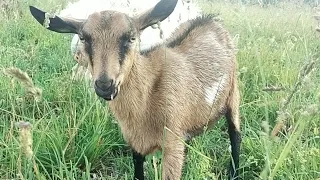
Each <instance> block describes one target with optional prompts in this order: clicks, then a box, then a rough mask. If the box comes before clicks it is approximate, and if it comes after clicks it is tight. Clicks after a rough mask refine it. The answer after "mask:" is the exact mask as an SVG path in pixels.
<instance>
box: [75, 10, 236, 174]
mask: <svg viewBox="0 0 320 180" xmlns="http://www.w3.org/2000/svg"><path fill="white" fill-rule="evenodd" d="M147 13H150V11H148V12H147ZM147 16H148V15H147V14H143V15H141V16H140V17H138V18H129V17H128V16H127V15H125V14H123V13H119V12H114V11H103V12H100V13H95V14H92V15H91V16H90V17H89V18H88V20H87V21H86V22H85V23H84V24H83V27H82V29H81V30H79V32H78V34H79V36H84V38H86V37H90V38H89V40H88V39H87V40H85V41H84V42H83V43H84V44H85V43H87V47H88V44H89V43H88V42H91V47H92V52H91V53H90V52H89V51H88V49H86V45H84V46H83V47H82V49H81V50H80V51H81V54H82V56H83V57H82V58H84V59H86V60H87V62H88V65H89V69H90V71H91V74H92V77H93V81H98V80H99V79H101V77H102V76H103V75H106V77H108V78H109V79H111V80H113V82H114V86H115V88H116V89H117V90H118V92H119V93H118V95H117V96H116V97H115V99H114V100H112V101H110V102H109V107H110V109H111V111H112V113H113V114H114V115H115V117H116V119H117V120H118V122H119V125H120V128H121V131H122V133H123V136H124V138H125V140H126V141H127V142H128V144H129V145H130V146H131V147H132V148H133V149H134V150H135V151H136V152H138V153H140V154H142V155H147V154H150V153H152V152H154V151H155V150H162V151H163V172H162V175H163V179H170V180H178V179H180V178H181V170H182V167H183V161H184V148H185V147H184V144H183V142H181V141H180V140H179V138H178V137H180V138H184V137H193V136H195V135H198V134H200V133H201V132H202V131H203V129H204V127H207V126H210V127H211V125H212V124H214V123H215V122H216V121H217V120H219V119H220V118H221V116H222V115H226V114H227V115H228V117H229V120H228V121H232V122H231V126H233V127H235V129H236V131H238V132H240V120H239V91H238V84H237V77H236V58H235V50H234V47H233V44H232V41H231V38H230V36H229V33H228V32H227V31H226V30H225V29H224V28H223V27H222V26H221V25H220V24H219V23H218V22H215V21H214V20H213V18H212V17H209V16H208V17H207V16H204V17H199V18H197V19H195V20H191V21H188V22H186V23H184V24H182V25H181V26H180V27H179V28H177V30H176V31H175V32H174V33H173V35H172V37H171V38H169V39H168V40H167V42H166V43H165V44H162V45H159V46H156V47H154V48H152V49H150V50H148V51H145V52H141V53H140V52H139V51H138V50H137V47H138V38H139V32H140V29H139V28H140V27H141V26H144V24H143V22H147V21H146V20H145V19H144V18H145V17H147ZM127 32H130V33H131V34H130V36H131V37H136V38H137V40H135V41H134V42H133V43H132V44H130V47H129V48H128V52H127V53H126V56H125V59H124V60H123V62H122V63H120V55H119V53H120V52H121V48H120V49H119V44H120V41H119V39H121V36H122V35H123V34H124V33H127ZM208 100H212V102H211V101H210V102H208ZM165 128H168V129H170V131H172V132H169V131H164V129H165ZM164 132H165V133H164Z"/></svg>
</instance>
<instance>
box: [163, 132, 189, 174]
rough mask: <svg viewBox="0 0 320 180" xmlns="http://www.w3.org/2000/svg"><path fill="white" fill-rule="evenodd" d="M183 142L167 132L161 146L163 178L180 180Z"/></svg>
mask: <svg viewBox="0 0 320 180" xmlns="http://www.w3.org/2000/svg"><path fill="white" fill-rule="evenodd" d="M184 148H185V147H184V144H183V142H182V141H181V140H180V139H179V138H178V137H176V136H175V135H173V134H172V133H171V132H167V134H166V137H165V142H164V148H163V163H162V164H163V167H162V169H163V170H162V179H163V180H180V179H181V171H182V167H183V161H184Z"/></svg>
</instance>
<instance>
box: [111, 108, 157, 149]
mask: <svg viewBox="0 0 320 180" xmlns="http://www.w3.org/2000/svg"><path fill="white" fill-rule="evenodd" d="M111 110H112V111H113V114H114V115H115V118H116V119H117V121H118V123H119V126H120V128H121V132H122V135H123V137H124V139H125V141H126V142H127V143H128V144H129V145H130V146H131V147H132V148H133V149H134V150H135V151H137V152H138V153H141V154H149V153H151V152H152V151H154V150H156V149H157V148H158V144H159V143H158V139H159V137H161V134H159V132H162V131H159V130H158V126H157V123H156V122H154V121H153V120H152V119H150V118H148V114H149V113H145V112H143V111H141V109H140V111H136V110H135V111H131V110H127V111H123V112H121V111H117V109H116V108H112V107H111Z"/></svg>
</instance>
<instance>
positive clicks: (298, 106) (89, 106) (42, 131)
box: [0, 0, 320, 180]
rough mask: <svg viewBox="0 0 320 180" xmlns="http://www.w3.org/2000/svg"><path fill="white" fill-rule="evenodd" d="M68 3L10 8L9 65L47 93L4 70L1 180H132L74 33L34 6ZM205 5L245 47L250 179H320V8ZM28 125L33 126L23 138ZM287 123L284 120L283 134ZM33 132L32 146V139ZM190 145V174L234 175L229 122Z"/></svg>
mask: <svg viewBox="0 0 320 180" xmlns="http://www.w3.org/2000/svg"><path fill="white" fill-rule="evenodd" d="M12 2H15V1H12ZM19 2H20V1H19ZM65 4H66V2H65V0H59V1H42V2H41V1H36V0H27V1H23V2H22V1H21V3H17V2H15V3H12V4H11V5H10V7H8V8H6V9H2V12H1V14H0V62H1V64H0V68H1V69H3V70H4V69H6V68H9V67H17V68H20V69H21V70H22V71H24V72H26V73H28V75H29V76H30V77H31V79H32V80H33V82H34V85H35V86H36V87H38V88H40V89H41V90H42V93H40V92H39V93H38V94H37V99H35V98H34V96H33V95H32V92H38V91H37V89H35V87H32V85H31V87H29V89H28V88H25V87H24V86H23V84H22V83H21V82H20V81H18V80H16V79H14V78H12V77H11V76H8V71H6V72H7V73H5V72H4V71H2V70H1V72H0V179H90V178H97V179H99V178H102V179H132V177H133V164H132V162H131V153H130V152H131V151H130V148H129V147H128V146H127V144H126V143H125V142H124V140H123V138H122V136H121V132H120V130H119V128H118V126H117V123H116V120H115V119H114V118H113V117H112V115H111V114H109V112H108V105H107V103H106V102H103V101H100V99H99V98H97V97H96V95H95V94H94V92H93V91H92V89H90V86H89V84H88V83H87V82H84V81H75V80H72V79H71V73H72V72H71V69H72V67H73V66H74V65H75V61H74V60H73V59H72V54H71V52H70V40H71V37H72V35H67V34H63V35H62V34H57V33H52V32H50V31H47V30H45V29H44V28H42V27H41V26H40V25H39V24H38V23H37V22H36V21H35V20H34V19H33V18H32V17H31V15H30V13H29V11H28V5H36V6H38V7H41V8H43V9H46V10H49V9H51V10H52V11H53V12H54V11H55V10H57V9H59V8H60V9H61V8H62V7H63V6H64V5H65ZM200 4H201V6H202V7H203V10H204V11H205V12H211V13H219V17H220V18H221V19H222V20H223V23H224V25H225V27H226V28H227V29H228V30H229V31H230V32H231V34H232V36H233V37H234V40H235V42H236V43H237V49H238V54H237V60H238V75H239V76H238V77H239V81H240V90H241V107H240V108H241V128H242V136H243V140H242V145H241V156H240V176H241V178H242V179H244V180H251V179H268V180H269V179H277V180H284V179H292V180H311V179H314V180H315V179H319V178H320V129H319V128H320V111H319V110H320V71H319V59H318V58H319V52H320V33H319V32H316V31H315V28H316V26H317V24H316V22H315V20H314V19H313V18H312V15H313V14H314V9H312V8H311V7H310V6H308V5H301V4H290V3H279V4H277V5H271V6H268V7H260V6H258V5H241V4H238V3H233V4H231V3H226V2H214V3H213V2H211V3H209V2H206V1H203V2H200ZM19 121H26V122H30V123H31V124H32V129H29V130H28V129H23V130H21V132H22V133H21V132H20V135H19V128H18V127H17V126H16V123H17V122H19ZM278 122H280V124H281V122H282V124H283V125H282V126H280V128H275V129H276V131H275V132H277V135H276V136H274V135H273V133H274V132H273V129H274V127H276V125H277V124H279V123H278ZM277 127H278V126H277ZM29 131H30V132H31V133H32V135H33V143H32V151H31V149H28V146H26V145H25V141H27V142H29V143H30V138H29V137H28V132H29ZM28 138H29V139H28ZM190 145H191V147H189V148H188V155H187V158H186V162H185V166H184V170H183V179H226V177H227V167H228V164H229V159H230V152H229V139H228V133H227V129H226V127H225V120H224V119H221V120H220V121H219V122H218V123H217V125H216V127H215V128H214V129H212V130H210V131H207V132H206V133H205V134H204V135H203V136H199V137H197V138H195V139H193V140H192V141H191V144H190ZM153 159H156V160H157V161H158V163H154V161H153ZM160 161H161V154H160V153H156V154H154V157H153V156H152V155H150V156H148V157H147V162H146V164H145V169H146V177H148V179H158V175H159V174H161V173H160Z"/></svg>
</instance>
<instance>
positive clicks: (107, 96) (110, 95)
mask: <svg viewBox="0 0 320 180" xmlns="http://www.w3.org/2000/svg"><path fill="white" fill-rule="evenodd" d="M94 89H95V91H96V94H97V95H98V96H99V97H101V98H103V99H104V100H106V101H112V100H114V98H116V97H117V95H118V92H119V91H118V88H117V87H115V86H113V87H110V88H109V89H108V90H103V89H101V88H99V87H96V86H95V87H94Z"/></svg>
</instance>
